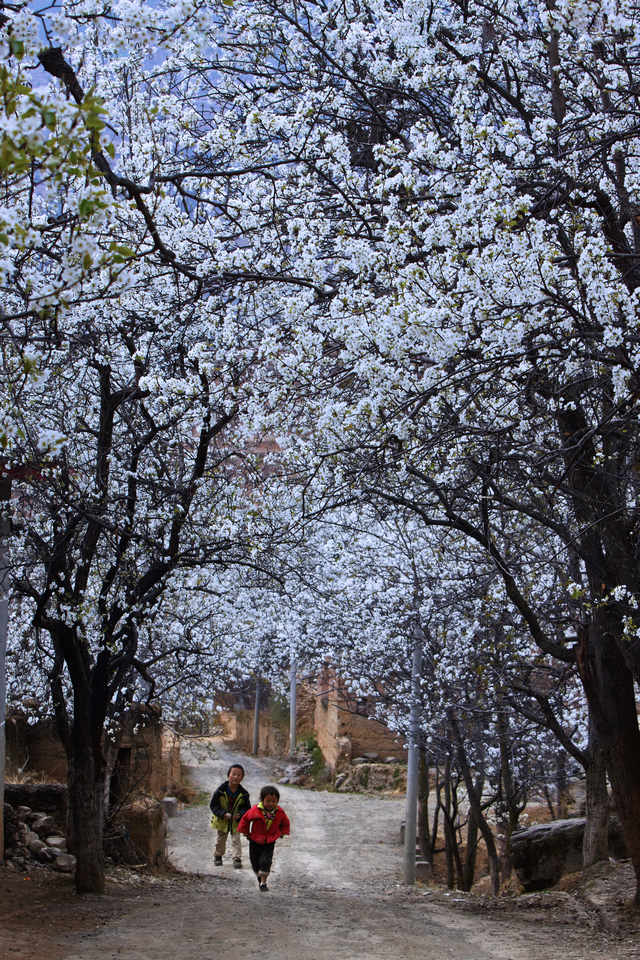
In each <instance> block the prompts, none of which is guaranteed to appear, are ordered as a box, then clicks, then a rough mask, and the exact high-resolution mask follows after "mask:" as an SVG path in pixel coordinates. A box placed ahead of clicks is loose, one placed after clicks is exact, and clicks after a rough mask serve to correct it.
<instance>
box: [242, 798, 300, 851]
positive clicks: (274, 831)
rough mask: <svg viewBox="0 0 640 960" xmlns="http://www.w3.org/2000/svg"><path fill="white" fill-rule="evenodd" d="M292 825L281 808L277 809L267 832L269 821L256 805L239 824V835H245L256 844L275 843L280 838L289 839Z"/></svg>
mask: <svg viewBox="0 0 640 960" xmlns="http://www.w3.org/2000/svg"><path fill="white" fill-rule="evenodd" d="M290 826H291V824H290V823H289V818H288V816H287V815H286V813H285V812H284V810H283V809H282V808H281V807H276V809H275V811H274V817H273V820H272V821H271V826H270V827H269V829H268V830H267V821H266V820H265V816H264V813H263V812H262V810H261V809H260V807H259V806H258V804H257V803H256V804H254V806H253V807H251V809H250V810H247V812H246V813H245V814H244V815H243V817H242V819H241V820H240V823H239V824H238V833H244V834H245V835H246V836H247V837H249V839H250V840H253V841H254V843H275V842H276V840H277V839H278V837H288V836H289V829H290Z"/></svg>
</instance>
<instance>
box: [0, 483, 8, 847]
mask: <svg viewBox="0 0 640 960" xmlns="http://www.w3.org/2000/svg"><path fill="white" fill-rule="evenodd" d="M10 500H11V480H10V479H9V478H8V477H7V476H1V475H0V863H4V778H5V762H6V719H7V634H8V629H9V533H10V529H11V522H10V519H9V502H10Z"/></svg>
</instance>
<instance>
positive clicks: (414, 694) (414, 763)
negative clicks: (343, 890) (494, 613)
mask: <svg viewBox="0 0 640 960" xmlns="http://www.w3.org/2000/svg"><path fill="white" fill-rule="evenodd" d="M421 675H422V633H421V631H419V630H416V632H415V634H414V637H413V657H412V662H411V707H410V713H409V756H408V758H407V812H406V819H405V824H406V826H405V832H404V882H405V883H415V882H416V826H417V819H418V817H417V805H418V743H419V739H420V699H421V698H420V677H421Z"/></svg>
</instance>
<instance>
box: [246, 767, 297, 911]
mask: <svg viewBox="0 0 640 960" xmlns="http://www.w3.org/2000/svg"><path fill="white" fill-rule="evenodd" d="M279 799H280V791H279V790H278V788H277V787H274V786H272V785H271V784H268V785H267V786H266V787H263V788H262V789H261V791H260V802H259V803H256V804H255V805H254V806H253V807H251V809H250V810H247V812H246V813H245V814H244V815H243V817H242V819H241V821H240V823H239V824H238V833H244V834H245V836H247V837H248V838H249V859H250V860H251V866H252V867H253V872H254V873H255V875H256V876H257V878H258V886H259V887H260V890H261V891H262V892H264V891H265V890H268V889H269V888H268V886H267V877H268V876H269V871H270V870H271V861H272V860H273V848H274V847H275V845H276V840H277V839H278V837H288V836H289V830H290V824H289V818H288V816H287V815H286V813H285V812H284V810H283V809H282V807H279V806H278V800H279Z"/></svg>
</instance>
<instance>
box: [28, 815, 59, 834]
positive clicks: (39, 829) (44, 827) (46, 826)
mask: <svg viewBox="0 0 640 960" xmlns="http://www.w3.org/2000/svg"><path fill="white" fill-rule="evenodd" d="M31 829H32V830H33V831H34V833H37V834H38V836H39V837H46V836H47V834H51V833H53V832H54V830H55V829H56V822H55V820H54V819H53V817H50V816H49V815H48V814H46V813H43V814H42V816H40V817H38V818H37V820H33V821H32V822H31Z"/></svg>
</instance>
